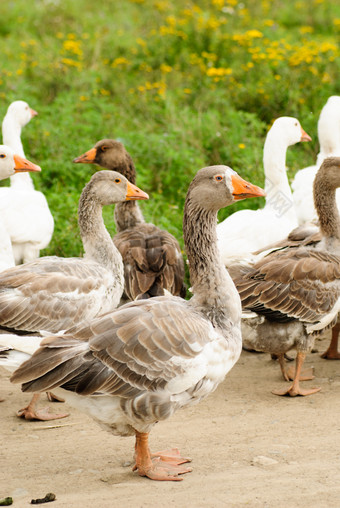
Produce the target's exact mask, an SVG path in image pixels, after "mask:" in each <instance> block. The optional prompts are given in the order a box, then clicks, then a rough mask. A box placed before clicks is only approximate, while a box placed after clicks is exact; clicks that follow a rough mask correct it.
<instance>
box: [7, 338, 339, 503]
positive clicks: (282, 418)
mask: <svg viewBox="0 0 340 508" xmlns="http://www.w3.org/2000/svg"><path fill="white" fill-rule="evenodd" d="M327 345H328V340H322V341H318V342H316V345H315V347H316V349H318V350H319V352H322V351H324V350H325V349H326V348H327ZM307 363H308V364H309V365H314V366H315V376H316V377H315V379H314V380H313V381H308V382H304V384H305V385H306V386H321V387H322V390H321V392H320V393H317V394H315V395H311V396H308V397H305V398H303V397H297V398H286V397H278V396H275V395H272V394H271V389H273V388H277V387H280V386H281V385H282V384H284V383H285V382H284V381H283V380H282V379H281V374H280V370H279V366H278V364H277V362H274V361H273V360H271V359H270V357H269V355H266V354H253V353H248V352H243V353H242V356H241V358H240V360H239V362H238V363H237V364H236V366H235V367H234V368H233V369H232V371H231V372H230V373H229V375H228V376H227V378H226V379H225V381H224V383H222V384H221V385H220V386H219V387H218V389H217V390H216V392H214V393H213V394H212V395H211V396H210V397H209V398H207V399H206V400H205V401H203V402H202V403H201V404H199V405H198V406H194V407H192V408H188V409H184V410H182V411H179V412H177V413H176V414H175V416H174V417H173V418H171V419H170V420H168V421H166V422H161V423H159V424H158V425H156V426H155V427H154V429H153V431H152V433H151V440H150V441H151V447H152V450H153V451H156V450H162V449H164V448H167V447H174V446H176V447H178V448H179V449H180V451H181V453H182V454H183V455H184V456H190V457H191V458H192V467H193V472H192V473H189V474H186V475H184V480H183V481H182V482H154V481H151V480H148V479H146V478H141V477H139V476H137V475H136V474H135V473H133V472H132V471H131V462H132V456H133V446H134V439H133V438H119V437H115V436H112V435H110V434H109V433H107V432H106V431H104V430H102V429H101V428H100V427H99V426H98V425H97V424H96V423H95V422H94V421H93V420H91V419H90V418H89V417H87V416H86V415H83V414H81V413H79V412H77V411H76V410H74V409H73V408H68V410H69V411H70V416H69V417H68V418H65V419H64V420H54V421H51V422H26V421H22V420H19V419H18V418H17V417H16V416H15V410H17V409H19V408H21V407H23V405H25V403H26V402H27V400H28V396H27V395H25V394H22V393H21V392H20V389H19V388H18V387H17V386H14V385H11V384H10V382H9V380H8V377H9V376H8V374H7V372H6V371H5V370H3V369H2V368H1V370H0V397H2V398H4V399H5V401H4V402H2V403H1V404H0V412H1V429H2V439H1V441H2V445H1V454H0V498H2V497H6V496H12V497H13V506H15V507H25V506H28V504H29V503H30V500H31V499H32V498H41V497H44V496H45V494H47V493H48V492H53V493H55V494H56V496H57V500H56V501H55V502H54V503H53V504H48V505H43V506H51V508H52V507H54V506H55V507H56V508H58V507H59V508H61V507H67V508H73V507H77V508H78V507H81V508H88V507H89V508H90V507H91V508H92V507H99V508H116V507H119V508H126V507H133V508H159V507H160V508H162V507H167V508H168V507H172V506H183V507H194V508H196V507H214V508H215V507H243V506H247V507H256V508H257V507H261V508H262V507H263V508H272V507H274V508H281V507H282V508H300V507H301V508H302V507H303V508H306V507H307V506H308V507H309V508H311V507H318V508H324V507H336V508H338V507H339V506H340V439H339V430H340V404H339V400H340V361H327V360H323V359H321V358H320V356H319V354H318V353H317V352H314V353H311V354H309V355H308V358H307ZM42 399H43V400H42V402H43V404H46V397H45V395H44V396H43V397H42ZM49 405H50V406H52V408H51V409H52V411H54V412H57V411H60V409H61V408H62V411H64V408H65V404H51V403H49ZM54 425H61V426H60V427H56V428H48V427H49V426H54Z"/></svg>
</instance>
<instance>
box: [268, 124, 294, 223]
mask: <svg viewBox="0 0 340 508" xmlns="http://www.w3.org/2000/svg"><path fill="white" fill-rule="evenodd" d="M286 153H287V144H286V143H285V142H284V141H283V140H282V139H278V138H277V137H276V136H275V135H271V133H270V132H269V133H268V135H267V138H266V141H265V144H264V149H263V167H264V173H265V186H264V188H265V191H266V195H267V197H266V208H271V209H272V210H273V212H274V213H276V214H277V213H279V214H280V216H282V215H284V216H286V217H287V218H290V219H292V220H293V219H294V218H296V212H295V209H294V205H293V197H292V191H291V189H290V186H289V183H288V178H287V172H286Z"/></svg>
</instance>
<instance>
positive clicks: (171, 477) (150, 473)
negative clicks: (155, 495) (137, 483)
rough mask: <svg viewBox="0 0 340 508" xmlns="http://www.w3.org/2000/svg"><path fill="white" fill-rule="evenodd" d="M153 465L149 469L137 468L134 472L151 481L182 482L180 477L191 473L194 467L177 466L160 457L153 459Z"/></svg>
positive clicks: (135, 467) (134, 468)
mask: <svg viewBox="0 0 340 508" xmlns="http://www.w3.org/2000/svg"><path fill="white" fill-rule="evenodd" d="M151 462H152V465H148V466H147V467H143V466H141V465H140V466H137V464H135V466H134V467H133V471H138V474H139V476H146V477H147V478H150V480H158V481H175V482H180V481H182V480H183V478H181V477H180V476H179V475H182V474H185V473H190V472H191V471H192V467H188V466H183V465H181V464H175V463H172V462H169V461H168V460H167V461H163V460H161V459H160V457H153V458H152V459H151Z"/></svg>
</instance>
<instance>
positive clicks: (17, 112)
mask: <svg viewBox="0 0 340 508" xmlns="http://www.w3.org/2000/svg"><path fill="white" fill-rule="evenodd" d="M37 114H38V113H37V112H36V111H35V110H34V109H32V108H31V107H30V106H29V105H28V104H27V102H25V101H14V102H12V103H11V104H10V105H9V106H8V109H7V113H6V116H5V118H6V117H10V118H11V119H13V120H15V121H16V122H17V123H18V125H19V126H20V127H24V126H25V125H26V124H28V122H29V121H30V120H31V119H32V118H33V117H34V116H36V115H37Z"/></svg>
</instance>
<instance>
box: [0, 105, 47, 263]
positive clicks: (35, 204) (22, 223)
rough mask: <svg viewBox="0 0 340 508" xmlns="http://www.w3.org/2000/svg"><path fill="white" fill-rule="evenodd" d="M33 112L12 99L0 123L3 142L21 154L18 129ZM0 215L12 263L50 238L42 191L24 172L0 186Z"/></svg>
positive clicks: (36, 254) (25, 258) (24, 258)
mask: <svg viewBox="0 0 340 508" xmlns="http://www.w3.org/2000/svg"><path fill="white" fill-rule="evenodd" d="M36 114H37V113H36V111H34V110H33V109H31V108H30V107H29V105H28V104H27V103H26V102H24V101H15V102H12V103H11V104H10V106H9V107H8V110H7V113H6V115H5V117H4V120H3V122H2V136H3V142H4V144H6V145H8V146H9V147H11V148H12V149H13V150H14V151H15V153H17V154H18V155H21V156H22V157H24V156H25V155H24V150H23V146H22V142H21V129H22V127H24V126H25V125H26V124H27V123H28V122H29V121H30V120H31V118H32V117H33V116H35V115H36ZM0 216H1V218H2V221H3V224H4V225H5V227H6V229H7V231H8V234H9V236H10V238H11V243H12V248H13V255H14V259H15V263H16V264H19V263H22V262H24V263H25V262H28V261H32V260H33V259H35V258H37V257H39V252H40V250H41V249H44V248H45V247H47V245H48V244H49V242H50V240H51V238H52V234H53V229H54V220H53V217H52V214H51V212H50V210H49V207H48V203H47V200H46V198H45V196H44V194H43V193H42V192H40V191H37V190H35V189H34V185H33V181H32V178H31V177H30V175H29V174H28V173H25V174H18V175H13V176H11V186H10V187H2V188H0Z"/></svg>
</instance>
